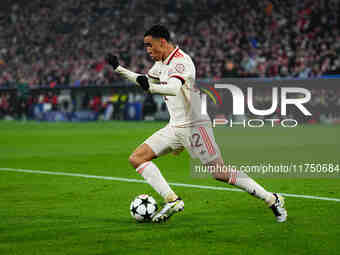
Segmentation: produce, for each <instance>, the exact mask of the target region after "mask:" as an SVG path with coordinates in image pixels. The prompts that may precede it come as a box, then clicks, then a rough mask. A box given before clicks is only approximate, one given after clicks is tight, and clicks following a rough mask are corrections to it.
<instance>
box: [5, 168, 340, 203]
mask: <svg viewBox="0 0 340 255" xmlns="http://www.w3.org/2000/svg"><path fill="white" fill-rule="evenodd" d="M0 171H7V172H21V173H32V174H48V175H61V176H73V177H82V178H91V179H101V180H111V181H121V182H135V183H146V181H144V180H138V179H130V178H120V177H110V176H98V175H88V174H77V173H65V172H51V171H42V170H29V169H16V168H0ZM169 184H170V185H171V186H180V187H187V188H196V189H210V190H227V191H237V192H244V191H243V190H240V189H232V188H225V187H216V186H205V185H194V184H186V183H176V182H169ZM280 194H282V195H284V196H286V197H297V198H305V199H315V200H326V201H334V202H340V198H331V197H318V196H308V195H298V194H288V193H280Z"/></svg>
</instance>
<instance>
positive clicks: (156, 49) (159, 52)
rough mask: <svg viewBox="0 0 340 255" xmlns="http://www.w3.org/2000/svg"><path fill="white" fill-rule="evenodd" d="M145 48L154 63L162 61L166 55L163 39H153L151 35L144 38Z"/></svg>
mask: <svg viewBox="0 0 340 255" xmlns="http://www.w3.org/2000/svg"><path fill="white" fill-rule="evenodd" d="M144 47H145V49H146V51H147V53H148V54H149V55H150V57H151V58H152V59H153V60H154V61H161V60H162V59H163V55H164V54H163V53H164V42H163V39H162V38H152V36H151V35H148V36H145V37H144Z"/></svg>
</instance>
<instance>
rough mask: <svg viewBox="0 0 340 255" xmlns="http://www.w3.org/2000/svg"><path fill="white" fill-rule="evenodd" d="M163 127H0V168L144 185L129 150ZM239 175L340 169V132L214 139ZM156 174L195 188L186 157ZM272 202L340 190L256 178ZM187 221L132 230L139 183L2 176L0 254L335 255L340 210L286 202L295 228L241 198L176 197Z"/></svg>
mask: <svg viewBox="0 0 340 255" xmlns="http://www.w3.org/2000/svg"><path fill="white" fill-rule="evenodd" d="M164 125H165V123H155V122H151V123H144V122H107V123H104V122H97V123H36V122H28V123H20V122H0V168H13V169H31V170H45V171H57V172H67V173H80V174H88V175H97V176H112V177H122V178H134V179H141V177H140V176H139V175H138V174H137V173H136V172H135V170H134V169H133V168H132V167H131V166H130V165H129V163H128V160H127V159H128V156H129V154H130V153H131V152H132V151H133V149H134V148H135V147H136V146H138V145H139V144H140V143H142V142H143V141H144V139H145V138H147V137H148V136H149V135H151V134H152V133H153V132H154V131H156V130H158V129H159V128H161V127H162V126H164ZM215 133H216V137H217V138H218V140H219V143H221V147H222V148H223V149H222V150H223V155H224V157H225V159H226V160H227V161H228V162H231V163H233V164H256V163H259V162H267V163H272V164H281V163H282V164H286V163H287V162H293V163H295V164H300V163H312V162H314V163H330V162H333V163H339V159H340V158H339V155H340V154H339V152H340V139H339V137H340V126H322V125H315V126H300V127H298V128H294V129H284V128H263V129H249V128H246V129H243V128H232V129H216V130H215ZM155 162H156V163H157V165H158V166H159V167H160V169H161V170H162V173H163V175H164V176H165V177H166V178H167V180H168V181H169V182H178V183H187V184H197V185H209V186H218V187H230V186H228V185H226V184H224V183H220V182H217V181H214V180H212V179H210V178H193V176H192V174H191V170H190V160H189V156H188V154H187V153H186V152H184V153H182V154H181V155H180V156H177V157H176V156H173V155H169V156H165V157H162V158H159V159H156V160H155ZM255 179H256V180H257V181H258V182H259V183H261V184H262V185H264V186H265V187H266V188H267V189H268V190H271V191H278V192H282V193H290V194H303V195H311V196H322V197H330V198H340V179H339V178H255ZM173 188H174V189H175V191H176V192H177V193H178V194H179V195H180V196H181V197H182V198H183V199H184V201H185V210H184V212H182V213H181V214H179V215H175V216H174V217H173V218H171V219H170V221H169V222H167V223H165V224H160V225H157V224H152V223H136V222H135V221H134V220H133V219H132V218H131V216H130V213H129V204H130V202H131V200H132V199H133V198H134V197H135V196H136V195H139V194H142V193H147V194H151V195H152V196H153V197H154V198H156V200H158V202H161V198H160V197H159V196H158V195H157V194H156V193H155V192H154V191H153V190H152V189H151V187H149V185H147V184H143V183H129V182H120V181H112V180H104V179H88V178H81V177H72V176H62V175H60V176H57V175H44V174H32V173H20V172H9V171H0V254H3V255H12V254H18V255H19V254H20V255H23V254H24V255H31V254H32V255H33V254H36V255H38V254H39V255H40V254H48V255H54V254H63V255H64V254H79V255H80V254H81V255H87V254H98V255H108V254H112V255H116V254H133V255H137V254H157V255H160V254H191V252H193V253H194V254H233V255H234V254H249V255H257V254H308V255H310V254H339V236H340V227H339V225H340V203H339V202H336V201H323V200H315V199H305V198H294V197H287V198H286V204H287V209H288V215H289V216H288V221H287V222H285V223H281V224H279V223H276V222H275V220H274V216H273V215H272V213H271V211H270V210H269V209H268V208H266V207H265V206H264V203H263V202H262V201H259V200H257V199H255V198H253V197H251V196H249V195H248V194H246V193H243V192H232V191H223V190H204V189H195V188H189V187H177V186H176V187H173Z"/></svg>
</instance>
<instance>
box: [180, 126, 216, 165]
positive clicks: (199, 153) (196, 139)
mask: <svg viewBox="0 0 340 255" xmlns="http://www.w3.org/2000/svg"><path fill="white" fill-rule="evenodd" d="M184 143H185V147H186V149H187V150H188V152H189V154H190V156H191V157H192V158H197V159H199V160H200V161H201V163H202V164H210V163H212V162H216V161H219V159H221V152H220V149H219V146H218V145H217V143H216V141H215V136H214V132H213V129H212V127H211V125H200V126H195V127H191V128H187V129H186V131H185V141H184Z"/></svg>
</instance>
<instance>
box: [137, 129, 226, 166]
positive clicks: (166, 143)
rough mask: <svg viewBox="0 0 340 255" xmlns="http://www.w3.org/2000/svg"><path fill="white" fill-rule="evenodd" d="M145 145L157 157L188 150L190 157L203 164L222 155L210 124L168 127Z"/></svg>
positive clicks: (158, 132) (150, 138)
mask: <svg viewBox="0 0 340 255" xmlns="http://www.w3.org/2000/svg"><path fill="white" fill-rule="evenodd" d="M144 143H145V144H147V145H149V146H150V147H151V149H152V150H153V152H154V153H155V154H156V155H157V156H161V155H164V154H167V153H169V152H179V151H182V150H183V149H184V148H186V149H187V151H188V152H189V154H190V156H191V157H192V158H193V159H200V161H201V163H202V164H207V163H209V162H211V161H213V160H215V159H217V158H218V157H219V156H220V155H221V153H220V149H219V147H218V145H217V144H216V141H215V137H214V133H213V130H212V127H211V124H210V123H208V124H203V125H197V126H194V127H186V128H176V127H171V126H170V125H167V126H165V127H164V128H162V129H160V130H158V131H157V132H156V133H154V134H153V135H152V136H150V137H149V138H148V139H146V140H145V142H144Z"/></svg>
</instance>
